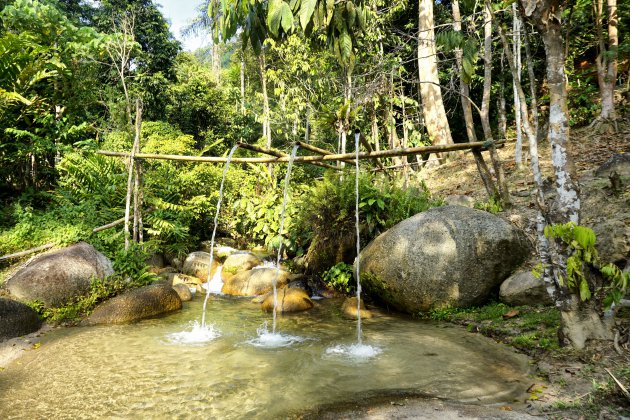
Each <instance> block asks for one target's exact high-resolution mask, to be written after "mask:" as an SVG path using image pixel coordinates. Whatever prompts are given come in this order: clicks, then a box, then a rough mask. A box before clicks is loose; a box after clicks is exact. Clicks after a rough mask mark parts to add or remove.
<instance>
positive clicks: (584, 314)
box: [520, 0, 612, 349]
mask: <svg viewBox="0 0 630 420" xmlns="http://www.w3.org/2000/svg"><path fill="white" fill-rule="evenodd" d="M520 3H521V6H522V7H523V9H524V11H525V16H526V17H527V18H528V19H530V20H531V21H532V22H533V23H534V24H535V25H536V26H537V28H538V31H539V33H540V34H541V36H542V38H543V42H544V44H545V53H546V56H547V81H548V89H549V141H550V143H551V148H552V154H551V158H552V163H553V168H554V173H555V176H556V192H557V199H556V200H557V203H556V208H557V210H558V215H557V217H558V220H554V222H561V223H566V222H568V221H572V222H574V223H576V224H577V223H579V211H580V198H579V193H578V190H577V188H576V184H575V182H574V181H573V176H572V174H571V169H570V168H571V161H570V156H569V155H568V153H567V149H566V146H567V142H568V140H569V124H568V121H569V118H568V108H567V95H566V85H565V77H566V75H565V71H564V60H565V49H564V45H563V37H562V32H561V16H562V8H563V7H562V6H563V5H564V2H562V1H561V0H542V1H541V0H520ZM521 106H522V105H521ZM530 152H531V151H530ZM532 155H533V154H532ZM554 248H555V249H554V254H555V255H554V263H555V265H554V266H553V268H554V271H556V274H555V276H554V277H555V278H559V277H564V278H566V260H567V255H566V254H567V252H569V251H568V250H567V248H568V247H561V246H556V247H554ZM563 262H564V263H563ZM556 286H557V287H556V289H557V290H556V304H557V305H558V306H559V308H560V311H561V315H562V318H561V319H562V331H563V333H564V335H565V338H566V339H568V340H569V341H570V342H571V344H572V345H573V346H574V347H576V348H578V349H579V348H583V347H584V344H585V342H586V341H587V340H589V339H610V338H612V334H611V332H610V331H611V330H610V327H611V326H612V325H610V323H607V322H606V320H605V319H604V318H603V316H602V314H601V312H600V310H599V308H597V307H596V304H597V302H596V301H595V300H594V299H591V300H586V301H582V300H581V299H580V296H579V295H578V294H577V292H576V291H575V290H571V289H568V288H567V287H566V283H565V284H563V285H562V286H560V287H558V286H559V285H557V284H556Z"/></svg>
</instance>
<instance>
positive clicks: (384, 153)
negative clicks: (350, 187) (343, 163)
mask: <svg viewBox="0 0 630 420" xmlns="http://www.w3.org/2000/svg"><path fill="white" fill-rule="evenodd" d="M503 143H504V141H498V142H495V145H499V144H503ZM484 144H485V143H484V142H481V141H478V142H474V143H456V144H448V145H439V146H420V147H405V148H400V149H390V150H381V151H378V152H361V153H359V159H374V158H380V157H393V156H409V155H418V154H421V153H440V152H453V151H457V150H470V149H481V148H483V147H484ZM96 153H98V154H100V155H103V156H118V157H128V156H129V153H126V152H111V151H107V150H99V151H97V152H96ZM355 156H356V155H355V154H354V153H343V154H333V155H325V156H296V157H295V160H294V162H304V163H309V162H329V161H333V162H334V161H338V160H348V159H353V158H355ZM135 157H136V158H137V159H161V160H175V161H184V162H206V163H225V162H226V161H227V158H224V157H216V156H182V155H161V154H156V153H136V154H135ZM288 161H289V156H282V157H274V158H232V160H231V162H232V163H283V162H288Z"/></svg>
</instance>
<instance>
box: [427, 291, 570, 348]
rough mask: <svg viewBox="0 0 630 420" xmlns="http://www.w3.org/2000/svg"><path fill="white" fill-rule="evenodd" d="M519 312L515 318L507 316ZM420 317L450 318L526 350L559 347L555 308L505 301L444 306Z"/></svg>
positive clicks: (468, 327)
mask: <svg viewBox="0 0 630 420" xmlns="http://www.w3.org/2000/svg"><path fill="white" fill-rule="evenodd" d="M510 311H516V312H517V313H516V315H515V316H512V317H504V315H505V314H507V313H509V312H510ZM420 317H421V318H424V319H431V320H436V321H449V322H453V323H456V324H461V325H464V326H466V327H467V329H468V331H470V332H480V333H482V334H484V335H487V336H489V337H493V338H495V339H497V340H500V341H502V342H505V343H507V344H511V345H513V346H515V347H517V348H520V349H522V350H525V351H528V352H529V351H538V350H548V349H557V348H558V341H557V331H558V327H559V326H560V312H559V311H558V310H557V309H556V308H552V307H530V306H518V307H510V306H508V305H505V304H504V303H490V304H488V305H485V306H481V307H473V308H441V309H434V310H432V311H430V312H429V313H427V314H420Z"/></svg>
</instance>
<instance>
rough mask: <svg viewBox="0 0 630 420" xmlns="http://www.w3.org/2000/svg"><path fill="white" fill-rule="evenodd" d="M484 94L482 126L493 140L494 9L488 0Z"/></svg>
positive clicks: (484, 24)
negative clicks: (491, 106) (491, 108)
mask: <svg viewBox="0 0 630 420" xmlns="http://www.w3.org/2000/svg"><path fill="white" fill-rule="evenodd" d="M483 21H484V22H483V95H482V99H481V112H480V113H479V116H480V117H481V127H482V128H483V137H484V140H486V141H492V128H491V127H490V89H491V88H492V10H491V6H490V3H489V2H488V1H486V2H484V6H483Z"/></svg>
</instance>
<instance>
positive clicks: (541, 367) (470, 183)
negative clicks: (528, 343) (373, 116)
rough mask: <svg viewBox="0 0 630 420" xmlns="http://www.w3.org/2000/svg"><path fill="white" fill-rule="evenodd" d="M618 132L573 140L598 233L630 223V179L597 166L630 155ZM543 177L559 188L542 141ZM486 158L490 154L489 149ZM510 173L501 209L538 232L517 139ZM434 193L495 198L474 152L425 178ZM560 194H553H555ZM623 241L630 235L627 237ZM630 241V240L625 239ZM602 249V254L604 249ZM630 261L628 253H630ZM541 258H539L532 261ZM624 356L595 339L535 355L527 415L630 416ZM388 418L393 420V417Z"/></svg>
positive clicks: (585, 214)
mask: <svg viewBox="0 0 630 420" xmlns="http://www.w3.org/2000/svg"><path fill="white" fill-rule="evenodd" d="M619 128H620V130H619V132H618V133H616V134H604V135H593V134H592V133H591V130H589V129H587V128H584V129H581V130H574V131H573V132H572V138H573V141H572V142H571V144H570V149H569V152H570V154H571V156H572V157H573V163H574V166H575V172H576V173H577V175H578V178H579V180H580V188H581V199H582V208H583V210H582V223H583V224H585V225H587V226H589V225H591V227H593V228H594V229H595V230H596V233H598V237H599V236H600V235H602V234H605V232H603V233H601V232H597V226H599V225H598V223H599V224H601V222H602V221H610V220H613V221H614V222H616V223H619V224H621V226H623V225H625V226H626V228H627V227H629V226H630V211H629V209H630V183H626V185H624V186H623V190H622V192H621V193H620V194H618V195H614V194H612V191H611V190H610V183H609V180H608V179H606V178H602V177H599V178H597V177H595V176H594V171H595V170H596V169H597V168H598V167H599V166H600V165H602V164H603V163H604V162H606V161H607V160H608V159H610V158H611V157H612V156H614V155H616V154H620V153H627V152H630V125H629V124H623V125H621V126H620V127H619ZM539 152H540V155H541V156H540V158H541V167H542V171H543V177H544V178H548V184H549V185H550V188H549V190H550V191H552V190H553V187H552V185H553V183H552V174H553V169H552V167H551V161H550V147H549V144H548V143H542V144H541V145H540V146H539ZM484 155H485V153H484ZM499 155H500V157H501V159H502V161H503V167H504V169H505V172H506V179H507V182H508V187H509V190H510V197H511V200H512V207H511V208H510V209H508V210H507V211H504V212H501V213H500V214H501V215H503V216H504V217H506V218H508V219H509V220H510V221H512V222H513V223H515V224H517V225H519V227H521V228H523V229H525V231H526V232H527V233H528V234H529V235H530V237H532V238H533V237H534V234H535V229H534V228H535V225H534V220H535V214H536V204H535V202H534V199H533V195H532V191H533V176H532V175H531V171H530V170H529V162H527V164H526V165H524V166H523V168H522V169H517V167H516V164H515V163H514V142H510V143H508V144H507V145H506V146H505V147H503V148H502V149H500V150H499ZM423 180H424V182H425V183H426V184H427V186H428V187H429V190H430V191H431V192H432V193H433V194H434V195H437V196H441V197H445V196H448V195H467V196H470V197H472V198H474V199H475V201H476V202H484V201H487V199H488V198H487V194H486V192H485V190H484V188H483V184H482V182H481V178H480V177H479V175H478V173H477V170H476V166H475V162H474V159H473V157H472V154H470V153H464V154H461V155H460V156H458V158H457V159H455V160H453V161H450V162H448V163H446V164H444V165H442V166H440V167H438V168H436V169H434V170H431V171H429V172H428V173H427V174H425V175H424V176H423ZM551 194H553V192H551ZM622 240H623V237H622ZM625 240H626V243H627V241H628V238H627V237H626V238H625ZM600 253H601V251H600ZM626 258H627V255H626ZM535 263H536V261H535V259H533V260H532V261H530V265H534V264H535ZM617 323H618V328H619V329H620V330H621V331H622V332H623V331H625V334H628V332H627V331H628V328H629V326H630V320H629V319H628V317H627V314H626V317H624V318H622V319H618V320H617ZM619 347H620V349H619V350H621V353H618V352H617V351H616V350H615V348H614V346H613V344H612V343H611V342H597V343H590V344H589V346H588V347H587V349H585V350H584V351H582V352H576V351H571V350H567V349H562V350H561V351H541V352H530V354H529V355H530V356H532V357H533V358H534V360H535V362H536V366H537V377H536V378H534V379H533V382H532V387H531V388H530V394H531V397H530V400H528V401H527V410H526V411H527V412H528V413H529V414H533V415H542V416H545V417H548V418H571V419H572V418H599V419H618V418H622V417H620V415H621V416H625V417H626V418H627V417H629V416H630V399H627V398H625V397H624V396H623V393H622V391H621V389H620V388H619V387H618V385H616V384H615V383H614V380H613V379H612V377H611V376H610V375H609V374H608V373H607V372H606V369H608V370H610V371H611V372H614V371H616V372H620V371H621V372H622V373H624V374H625V375H624V378H618V379H621V382H622V384H623V385H625V387H626V388H628V387H630V383H629V382H628V381H629V380H630V347H628V345H625V346H619ZM385 418H387V417H385Z"/></svg>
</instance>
